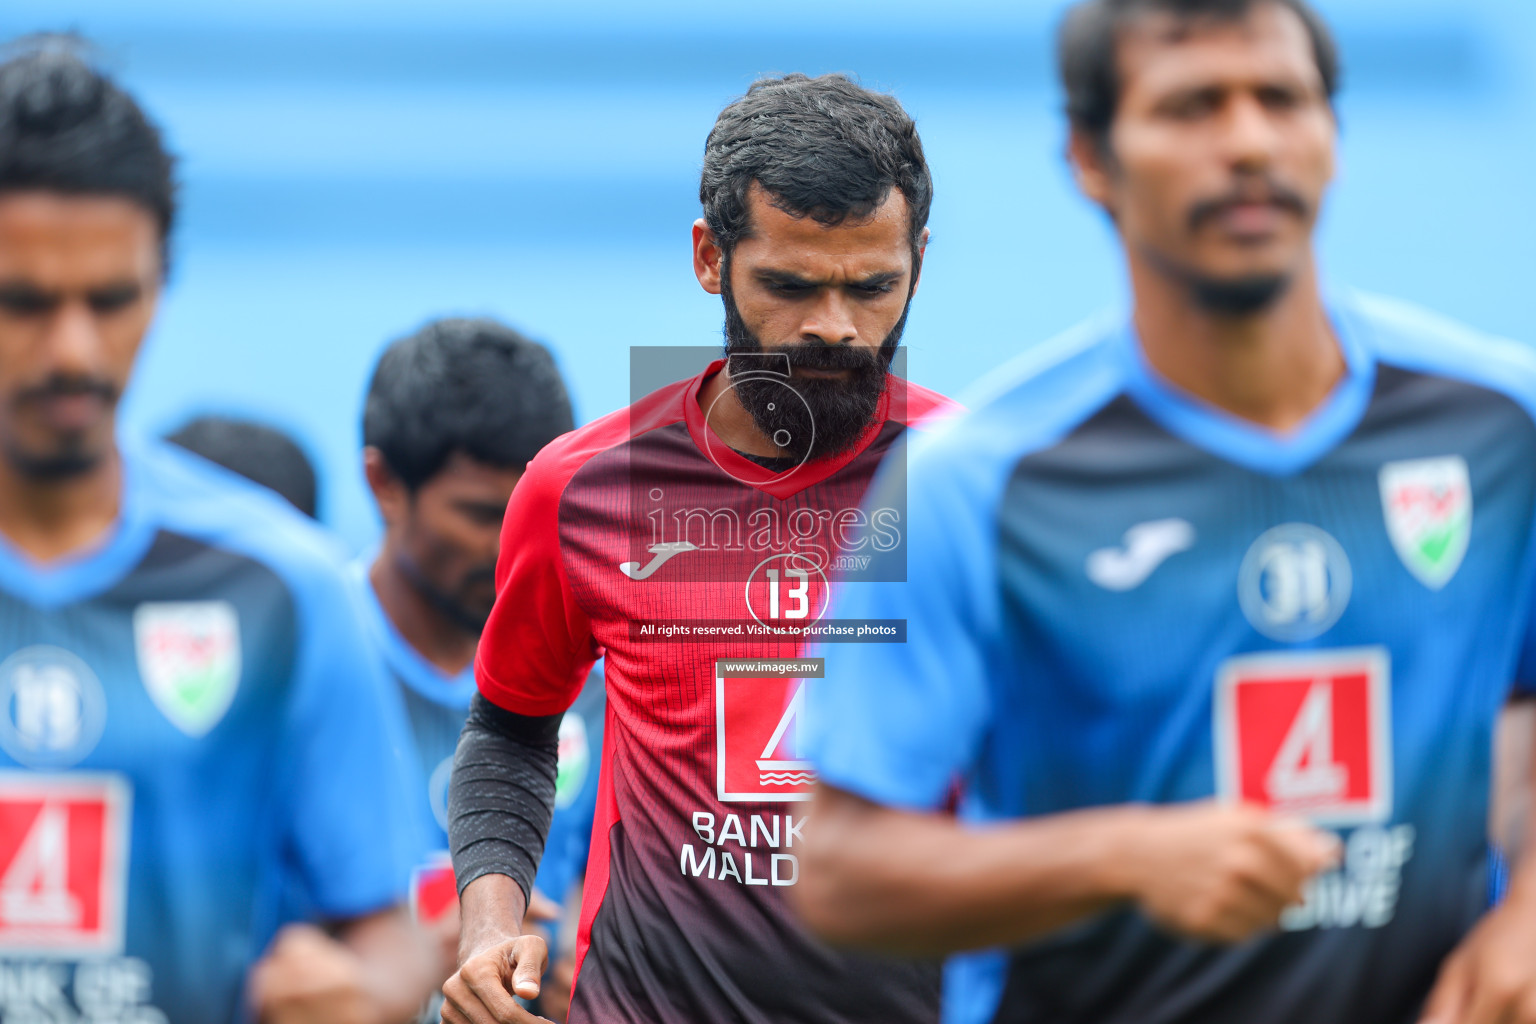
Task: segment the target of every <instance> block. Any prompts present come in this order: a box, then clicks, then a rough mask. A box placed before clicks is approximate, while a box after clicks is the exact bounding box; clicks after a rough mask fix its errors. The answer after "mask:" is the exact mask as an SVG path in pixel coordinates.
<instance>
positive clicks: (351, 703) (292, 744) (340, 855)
mask: <svg viewBox="0 0 1536 1024" xmlns="http://www.w3.org/2000/svg"><path fill="white" fill-rule="evenodd" d="M312 575H313V577H314V578H313V580H312V581H311V585H309V586H307V587H305V588H304V590H305V592H304V593H301V594H299V595H297V596H298V611H299V616H300V622H299V635H300V647H299V652H298V663H297V666H296V668H297V678H296V679H295V686H294V696H293V702H292V705H291V707H290V709H289V718H288V745H287V746H288V753H287V756H286V758H285V764H284V766H285V767H286V768H287V770H288V773H289V780H290V782H289V785H288V786H287V787H286V792H287V794H288V796H287V806H286V818H287V829H288V845H289V847H290V849H291V851H292V856H291V857H289V858H287V860H288V861H289V862H290V863H294V864H297V866H298V869H299V871H300V872H301V873H302V876H303V877H302V878H301V879H300V880H299V881H300V883H301V887H302V889H303V890H304V892H305V893H306V895H307V901H308V904H309V905H310V906H311V907H312V908H313V910H314V911H315V912H316V913H318V914H319V915H321V916H322V917H325V918H328V919H346V918H351V917H358V916H362V915H365V914H369V913H373V912H375V911H378V910H383V909H386V908H388V907H391V906H394V905H396V904H399V903H400V902H402V900H403V899H404V895H405V892H406V887H407V885H408V883H409V879H410V873H411V869H412V868H413V867H414V866H415V865H417V864H419V863H421V862H422V860H423V858H424V857H425V856H426V852H427V847H428V842H427V836H426V833H425V831H424V830H423V828H422V821H421V817H420V814H419V806H418V805H419V802H420V794H419V792H418V788H419V787H418V786H417V785H415V784H413V782H412V771H413V768H414V760H413V758H414V748H413V747H412V745H411V741H410V733H409V730H408V726H407V723H406V717H405V709H404V706H403V704H402V702H401V699H400V695H399V692H398V690H397V688H395V687H394V686H392V685H391V684H390V682H389V679H388V676H387V675H386V673H385V670H384V666H383V663H382V660H381V658H380V656H379V654H378V652H377V650H376V649H375V648H374V646H373V645H372V644H370V643H368V641H367V639H366V634H365V632H364V626H363V620H362V616H361V613H360V610H359V608H358V606H357V598H356V596H355V593H354V591H353V589H352V588H351V587H348V586H347V585H346V584H345V582H344V580H343V578H342V576H341V570H340V568H339V567H337V568H336V569H335V570H334V571H326V572H319V571H316V572H315V573H313V574H312Z"/></svg>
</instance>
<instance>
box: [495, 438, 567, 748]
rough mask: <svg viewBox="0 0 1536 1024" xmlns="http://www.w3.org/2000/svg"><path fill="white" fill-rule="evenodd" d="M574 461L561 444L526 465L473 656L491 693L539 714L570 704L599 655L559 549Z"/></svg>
mask: <svg viewBox="0 0 1536 1024" xmlns="http://www.w3.org/2000/svg"><path fill="white" fill-rule="evenodd" d="M573 462H576V460H575V458H574V457H572V456H570V455H568V454H565V452H564V449H563V448H562V447H561V446H559V445H558V443H557V444H556V445H553V446H551V447H550V448H546V449H545V450H544V451H543V452H541V453H540V454H539V455H538V456H537V457H536V458H535V459H534V460H533V461H532V462H531V463H529V464H528V471H527V472H526V473H525V474H524V475H523V478H522V479H521V480H520V481H518V484H517V487H516V488H514V489H513V491H512V500H511V501H510V502H509V503H508V505H507V515H506V518H505V519H504V520H503V521H502V528H501V554H500V556H499V557H498V559H497V562H496V604H495V606H494V607H493V608H492V609H491V616H490V619H489V620H488V621H487V622H486V626H485V631H484V633H483V634H482V635H481V639H480V646H479V648H478V650H477V653H476V655H475V679H476V682H477V684H478V685H479V688H480V692H481V693H482V694H483V695H484V696H485V698H486V699H487V700H489V701H490V702H491V703H492V704H495V705H496V706H497V707H500V708H502V709H504V710H506V711H511V712H515V713H516V714H519V715H526V716H529V717H534V718H537V717H543V716H546V715H559V714H560V713H562V712H563V711H565V709H566V708H568V707H570V706H571V702H572V701H574V700H575V699H576V695H577V694H579V693H580V692H581V686H582V682H583V681H584V680H585V679H586V677H587V672H588V670H590V669H591V667H592V663H593V662H594V661H596V660H597V648H596V645H595V644H594V642H593V639H592V628H591V623H590V622H589V621H588V619H587V615H586V612H585V611H584V610H583V609H582V608H581V606H580V605H579V604H578V603H577V600H576V597H575V595H574V594H573V593H572V589H571V586H570V581H569V580H568V579H567V578H566V573H565V564H564V561H565V560H564V557H563V555H562V552H561V547H560V497H561V494H562V493H563V491H564V489H565V485H566V483H567V482H568V481H569V479H570V476H571V474H572V472H574V469H575V468H577V467H576V466H573V465H571V463H573Z"/></svg>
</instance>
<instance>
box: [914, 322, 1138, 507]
mask: <svg viewBox="0 0 1536 1024" xmlns="http://www.w3.org/2000/svg"><path fill="white" fill-rule="evenodd" d="M1122 331H1123V326H1122V320H1121V319H1120V318H1118V317H1115V316H1112V315H1108V314H1106V315H1104V316H1101V317H1096V318H1094V319H1093V320H1090V321H1088V322H1086V323H1084V324H1082V325H1080V326H1078V327H1076V328H1073V329H1072V330H1070V331H1068V332H1066V333H1065V334H1062V335H1059V336H1057V337H1055V338H1052V339H1050V340H1049V341H1045V342H1042V343H1040V344H1037V345H1033V346H1031V347H1030V348H1028V349H1027V350H1026V351H1024V352H1023V353H1021V354H1020V355H1018V356H1017V357H1015V358H1014V359H1013V360H1011V361H1010V362H1008V363H1006V364H1004V365H1003V366H1002V367H1000V368H999V369H998V370H996V371H994V372H992V373H989V374H988V375H987V377H986V379H985V380H984V381H983V382H982V383H981V384H980V385H979V386H978V387H976V388H973V389H972V390H971V391H970V392H969V393H967V394H966V395H964V396H962V398H961V405H962V406H963V408H961V409H960V410H959V411H957V412H956V413H955V414H954V415H950V416H947V417H944V418H942V419H941V420H939V421H938V422H937V423H935V424H934V425H933V426H932V428H931V429H928V430H926V431H923V432H921V433H920V434H917V435H914V437H913V438H912V441H911V443H910V452H909V454H908V459H909V463H910V465H909V470H910V472H911V473H912V474H913V475H914V476H921V477H923V478H924V479H925V480H929V481H948V482H953V483H956V484H960V485H965V484H967V483H969V484H971V485H974V486H984V485H990V484H992V483H999V484H1000V482H1001V479H1002V477H1004V476H1006V475H1007V473H1008V471H1009V470H1010V469H1011V468H1012V466H1013V465H1015V464H1016V463H1017V462H1018V461H1019V460H1020V459H1022V458H1024V457H1025V456H1027V455H1029V454H1031V453H1032V452H1035V451H1039V450H1041V449H1043V448H1047V447H1049V446H1051V445H1053V444H1055V443H1056V442H1057V441H1060V440H1061V439H1062V438H1064V437H1065V436H1067V435H1068V434H1070V433H1071V432H1072V431H1073V430H1074V429H1075V428H1076V427H1077V426H1078V425H1079V424H1081V423H1083V422H1084V421H1085V420H1087V419H1088V418H1089V417H1091V416H1092V415H1093V414H1094V413H1095V412H1097V411H1098V410H1099V409H1102V408H1103V407H1104V406H1105V405H1107V404H1108V403H1109V402H1110V401H1111V400H1113V399H1114V398H1115V396H1117V395H1118V394H1120V393H1121V392H1122V391H1123V390H1124V389H1125V383H1126V375H1125V357H1124V355H1123V354H1122V353H1121V351H1120V346H1118V345H1117V344H1116V341H1117V338H1119V336H1120V333H1121V332H1122Z"/></svg>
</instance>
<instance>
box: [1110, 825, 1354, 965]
mask: <svg viewBox="0 0 1536 1024" xmlns="http://www.w3.org/2000/svg"><path fill="white" fill-rule="evenodd" d="M1143 813H1144V814H1145V817H1144V818H1143V819H1142V820H1140V821H1137V822H1135V832H1134V833H1133V835H1134V837H1135V844H1134V847H1133V852H1132V854H1131V862H1130V864H1128V865H1127V869H1128V870H1129V871H1130V872H1131V892H1132V894H1133V895H1134V898H1135V899H1136V901H1137V902H1138V903H1139V904H1140V906H1141V909H1142V910H1143V911H1144V912H1145V913H1146V914H1147V915H1148V916H1149V917H1151V918H1152V920H1154V921H1156V922H1157V923H1158V924H1159V925H1161V926H1162V927H1164V928H1166V929H1168V930H1169V931H1172V932H1176V933H1178V934H1180V935H1184V936H1188V937H1189V938H1193V939H1199V940H1202V941H1206V942H1241V941H1242V940H1244V939H1246V938H1248V937H1249V936H1251V935H1253V934H1255V933H1257V932H1260V931H1263V930H1265V929H1267V928H1273V927H1274V926H1275V925H1276V923H1277V922H1278V921H1279V918H1280V912H1281V911H1282V910H1284V909H1285V908H1286V907H1288V906H1290V905H1292V904H1295V903H1299V902H1301V899H1302V886H1303V884H1304V883H1305V882H1306V881H1307V879H1309V878H1311V877H1312V876H1313V875H1315V874H1317V873H1318V872H1319V871H1323V870H1325V869H1327V868H1329V867H1332V866H1334V865H1335V864H1337V863H1338V860H1339V853H1340V850H1339V841H1338V838H1337V837H1336V836H1334V835H1333V834H1331V833H1328V832H1323V831H1321V830H1319V829H1316V828H1313V827H1312V826H1310V825H1307V824H1305V823H1302V822H1296V821H1290V820H1286V819H1283V818H1276V817H1274V816H1272V815H1270V814H1268V813H1266V812H1264V811H1262V810H1260V809H1258V808H1255V807H1251V806H1242V805H1239V806H1232V805H1226V804H1217V803H1212V802H1208V801H1207V802H1201V803H1196V804H1184V805H1174V806H1163V807H1152V808H1147V809H1146V810H1145V811H1144V812H1143Z"/></svg>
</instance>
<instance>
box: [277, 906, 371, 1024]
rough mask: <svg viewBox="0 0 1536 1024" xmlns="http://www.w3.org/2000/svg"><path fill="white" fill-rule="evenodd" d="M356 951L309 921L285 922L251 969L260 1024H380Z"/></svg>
mask: <svg viewBox="0 0 1536 1024" xmlns="http://www.w3.org/2000/svg"><path fill="white" fill-rule="evenodd" d="M369 991H370V990H369V986H368V984H367V971H366V969H365V967H364V965H363V962H362V960H361V959H360V958H359V957H358V956H357V954H356V953H354V952H352V950H350V949H348V948H347V946H346V945H345V944H344V943H341V942H338V941H337V940H336V939H333V938H331V937H330V936H329V935H327V934H325V932H323V931H321V930H320V929H319V928H316V927H314V926H312V925H307V924H298V925H289V926H288V927H287V928H284V929H283V930H282V931H281V932H279V933H278V935H277V938H276V939H274V940H273V942H272V946H271V948H270V949H268V950H267V955H266V956H265V957H263V958H262V959H261V961H260V962H259V963H257V964H256V966H255V967H253V968H252V969H251V979H250V992H251V1002H252V1004H253V1006H254V1007H255V1009H256V1017H257V1019H258V1020H260V1021H261V1022H262V1024H384V1021H385V1016H384V1011H383V1009H382V1008H381V1007H379V1006H378V1005H376V1004H375V1002H374V1000H373V999H372V997H371V996H370V995H369Z"/></svg>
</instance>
